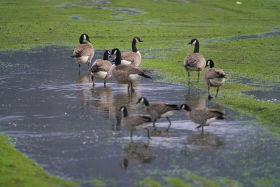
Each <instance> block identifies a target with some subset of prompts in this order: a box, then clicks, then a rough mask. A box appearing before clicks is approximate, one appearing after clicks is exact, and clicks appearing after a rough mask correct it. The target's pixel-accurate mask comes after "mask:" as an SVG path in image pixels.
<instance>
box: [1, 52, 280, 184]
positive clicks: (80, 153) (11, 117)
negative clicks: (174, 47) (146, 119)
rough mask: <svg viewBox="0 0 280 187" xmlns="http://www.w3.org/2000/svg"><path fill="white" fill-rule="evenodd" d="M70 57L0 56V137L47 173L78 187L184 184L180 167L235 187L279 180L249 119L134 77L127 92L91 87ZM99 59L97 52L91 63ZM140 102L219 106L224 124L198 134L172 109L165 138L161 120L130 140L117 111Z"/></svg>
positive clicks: (265, 141) (182, 90)
mask: <svg viewBox="0 0 280 187" xmlns="http://www.w3.org/2000/svg"><path fill="white" fill-rule="evenodd" d="M71 50H72V49H69V48H59V47H46V48H40V49H34V50H32V51H30V52H27V51H17V52H7V51H4V52H1V53H0V86H1V95H0V96H1V105H0V106H1V108H0V111H1V112H0V131H1V133H5V134H8V135H9V136H10V137H14V138H15V140H14V141H13V143H14V145H15V147H16V148H18V149H19V150H20V151H21V152H23V153H24V154H26V155H27V156H28V157H30V158H32V159H34V160H35V161H36V162H37V163H38V164H40V165H41V166H42V167H43V168H44V169H45V170H47V171H48V172H49V173H51V174H54V175H57V176H60V177H64V178H70V179H73V180H77V181H82V184H83V185H85V186H87V185H88V181H89V180H90V179H96V178H98V179H101V180H105V181H107V182H108V180H110V181H114V182H111V183H110V186H134V185H136V184H137V182H138V181H139V180H142V179H143V178H145V177H147V176H150V177H151V178H153V179H156V180H162V177H163V176H170V177H181V178H184V174H182V173H181V172H180V171H183V170H184V169H187V170H189V171H191V172H194V173H196V174H198V175H200V176H202V177H206V178H209V179H211V180H216V179H217V178H219V177H227V178H230V179H232V180H236V181H239V182H241V183H242V184H244V186H252V185H253V184H254V182H255V181H256V179H258V178H265V179H267V178H279V173H280V168H279V163H280V157H279V154H280V150H279V146H280V142H279V136H278V135H276V134H273V133H271V132H268V131H267V130H265V129H264V128H263V127H262V126H260V125H258V124H256V122H255V119H254V118H252V117H248V116H247V115H246V114H242V115H241V114H238V113H236V112H234V111H231V110H229V109H227V108H224V107H223V106H218V105H217V104H215V103H214V102H213V101H211V102H210V103H208V102H207V100H206V99H205V98H206V94H204V93H200V92H199V91H198V90H195V89H188V88H186V87H184V86H182V85H177V84H166V83H158V82H153V81H152V80H142V81H141V82H139V83H137V84H136V85H135V88H136V92H135V93H134V94H132V95H130V94H128V93H127V87H126V86H121V85H118V84H117V83H116V82H115V81H114V80H110V81H109V82H108V83H107V87H106V88H104V87H103V82H102V81H98V82H97V83H96V86H95V87H94V88H92V83H91V82H90V80H89V78H88V76H87V65H83V66H82V69H81V75H78V65H76V64H75V63H74V60H73V59H71V58H70V55H71ZM102 53H103V52H102V51H97V52H96V57H95V58H101V57H102V56H103V55H102ZM221 92H222V90H221ZM140 96H144V97H146V98H147V99H148V100H149V101H150V102H151V103H152V102H157V101H164V102H169V103H174V104H182V103H185V102H186V103H188V104H189V105H190V106H191V107H192V108H198V107H207V106H209V107H211V108H219V109H220V110H224V111H225V113H226V119H225V120H222V121H216V122H214V123H213V124H211V125H210V126H209V127H205V129H204V131H205V134H204V135H201V133H200V131H199V130H197V129H195V127H196V126H197V125H196V124H194V123H193V122H191V121H190V120H188V119H187V118H186V115H185V113H184V112H183V111H181V112H176V113H175V114H174V115H173V116H172V117H171V121H172V126H171V129H170V131H169V133H167V132H165V129H166V127H167V126H168V122H167V120H165V119H161V120H159V121H158V123H157V127H158V131H152V128H150V129H151V135H152V138H151V139H150V141H148V139H147V137H146V131H137V132H135V133H134V137H133V142H131V140H130V137H129V133H128V132H127V131H125V130H124V129H123V128H122V127H121V125H120V112H119V108H120V106H122V105H125V106H127V107H128V111H129V114H133V113H144V109H143V106H141V105H136V104H135V103H136V102H137V100H138V98H139V97H140ZM276 182H277V181H276ZM276 182H275V181H273V180H272V183H273V184H274V183H275V184H276ZM193 185H197V184H195V183H193Z"/></svg>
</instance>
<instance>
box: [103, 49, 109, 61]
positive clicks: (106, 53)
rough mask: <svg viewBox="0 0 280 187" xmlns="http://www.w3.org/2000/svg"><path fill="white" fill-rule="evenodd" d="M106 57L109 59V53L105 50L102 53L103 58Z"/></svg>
mask: <svg viewBox="0 0 280 187" xmlns="http://www.w3.org/2000/svg"><path fill="white" fill-rule="evenodd" d="M108 59H109V53H108V52H107V51H106V52H105V53H104V56H103V60H108Z"/></svg>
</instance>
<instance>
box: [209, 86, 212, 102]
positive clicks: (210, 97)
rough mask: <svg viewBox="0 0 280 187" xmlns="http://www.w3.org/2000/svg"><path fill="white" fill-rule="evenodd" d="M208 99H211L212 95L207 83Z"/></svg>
mask: <svg viewBox="0 0 280 187" xmlns="http://www.w3.org/2000/svg"><path fill="white" fill-rule="evenodd" d="M208 99H209V100H211V99H212V96H211V95H210V86H209V85H208Z"/></svg>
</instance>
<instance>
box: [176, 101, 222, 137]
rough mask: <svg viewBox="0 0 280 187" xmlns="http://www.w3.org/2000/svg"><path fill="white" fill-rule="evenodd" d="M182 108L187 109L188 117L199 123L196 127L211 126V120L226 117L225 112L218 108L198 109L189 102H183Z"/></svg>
mask: <svg viewBox="0 0 280 187" xmlns="http://www.w3.org/2000/svg"><path fill="white" fill-rule="evenodd" d="M180 109H183V110H185V111H186V114H187V117H188V118H189V119H190V120H192V121H193V122H195V123H197V124H199V126H197V127H196V128H200V127H202V133H203V127H204V126H209V125H210V123H211V122H213V121H215V120H217V119H224V115H225V113H224V112H222V111H220V110H218V109H210V108H206V107H205V108H198V109H193V110H192V109H191V108H190V107H189V106H188V105H187V104H182V105H181V107H180Z"/></svg>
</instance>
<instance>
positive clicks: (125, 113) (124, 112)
mask: <svg viewBox="0 0 280 187" xmlns="http://www.w3.org/2000/svg"><path fill="white" fill-rule="evenodd" d="M122 113H123V117H127V116H128V112H127V109H126V108H123V111H122Z"/></svg>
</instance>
